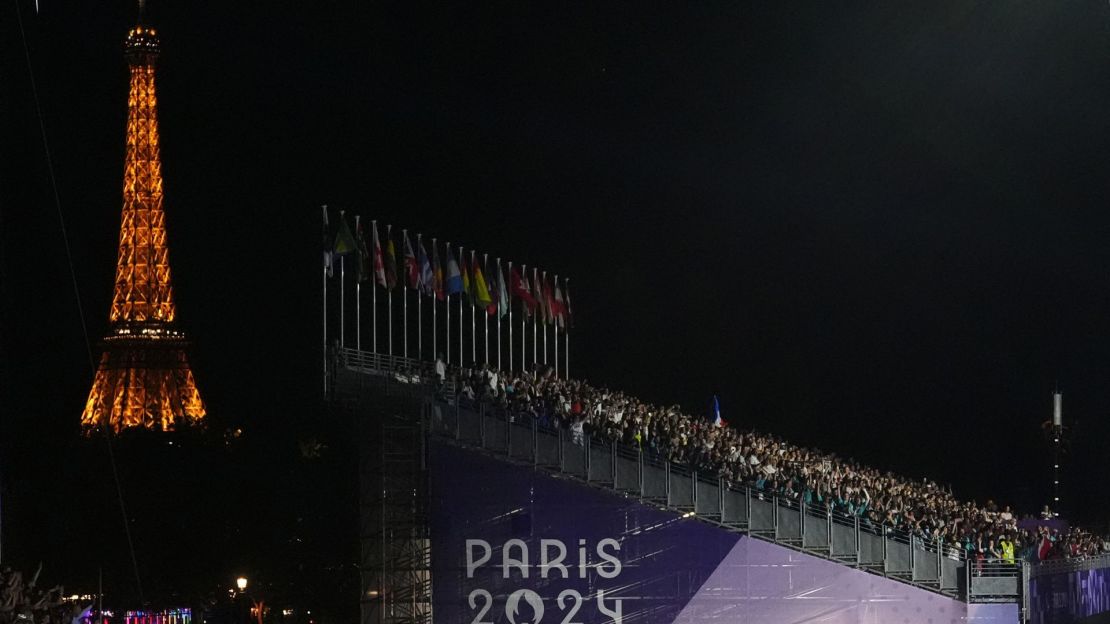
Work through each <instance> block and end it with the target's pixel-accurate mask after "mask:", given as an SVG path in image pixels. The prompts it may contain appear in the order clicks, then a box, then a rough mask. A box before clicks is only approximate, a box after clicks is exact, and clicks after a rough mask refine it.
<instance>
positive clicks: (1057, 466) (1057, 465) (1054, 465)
mask: <svg viewBox="0 0 1110 624" xmlns="http://www.w3.org/2000/svg"><path fill="white" fill-rule="evenodd" d="M1052 467H1053V468H1059V467H1060V464H1052Z"/></svg>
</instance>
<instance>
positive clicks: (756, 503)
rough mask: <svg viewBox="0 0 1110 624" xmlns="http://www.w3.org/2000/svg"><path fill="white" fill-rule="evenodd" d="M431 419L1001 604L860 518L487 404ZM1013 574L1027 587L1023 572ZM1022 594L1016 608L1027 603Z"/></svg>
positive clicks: (912, 541)
mask: <svg viewBox="0 0 1110 624" xmlns="http://www.w3.org/2000/svg"><path fill="white" fill-rule="evenodd" d="M428 412H429V413H428V430H429V432H431V433H432V434H434V435H437V436H444V437H447V438H449V439H451V440H453V441H455V442H458V443H461V444H462V445H465V446H470V447H473V448H478V449H482V450H485V451H488V452H493V453H495V454H498V455H501V456H504V457H505V458H507V459H509V460H511V461H514V462H517V463H521V464H524V465H529V466H532V467H537V468H544V469H548V470H551V471H554V472H558V473H561V474H562V475H564V476H570V477H573V478H575V479H577V480H579V481H582V482H584V483H587V484H590V485H593V486H595V487H602V488H607V489H612V490H615V491H617V492H619V493H621V494H623V495H625V496H631V497H635V498H638V499H640V500H641V501H643V502H644V503H646V504H652V505H656V506H659V507H663V508H667V509H670V510H673V511H675V512H676V513H679V514H683V515H688V516H691V517H693V516H696V517H697V518H699V519H700V520H702V521H704V522H708V523H711V524H715V525H718V526H720V527H723V528H725V529H728V530H732V531H740V532H744V533H748V534H750V535H752V536H755V537H759V538H762V539H765V540H768V541H772V542H775V543H777V544H780V545H783V546H787V547H789V548H793V549H795V550H799V551H803V552H806V553H808V554H811V555H815V556H818V557H822V558H824V559H829V560H833V561H837V562H839V563H842V564H845V565H849V566H853V567H857V568H860V569H864V570H868V571H870V572H873V573H876V574H881V575H883V576H887V577H890V578H894V579H897V580H900V581H904V582H907V583H911V584H914V585H916V586H919V587H922V588H925V589H928V590H931V591H936V592H939V593H943V594H946V595H949V596H952V597H960V598H965V599H970V598H975V597H983V598H988V597H989V598H990V599H991V600H992V601H994V600H997V599H998V598H999V596H1000V594H999V591H1000V590H999V589H998V588H997V587H994V588H987V589H985V590H984V591H983V592H981V593H979V594H970V593H968V592H967V588H968V586H969V582H968V578H967V568H966V566H967V562H966V561H965V560H963V559H960V558H952V557H950V556H947V555H946V554H945V549H944V548H943V545H942V544H940V543H925V542H924V541H923V540H921V539H920V538H911V537H910V536H909V535H907V534H905V533H902V532H898V531H895V530H893V529H892V528H891V527H882V526H878V527H876V526H872V525H870V523H868V522H866V521H865V520H863V519H861V518H860V517H859V516H854V515H848V514H844V513H841V512H840V511H837V510H832V509H830V508H828V507H825V506H816V505H807V504H805V503H804V502H803V501H800V500H794V499H791V498H787V497H782V496H778V495H776V494H774V493H770V492H762V491H759V490H756V489H755V488H750V487H746V486H744V485H739V484H728V483H725V482H723V481H722V480H721V479H719V478H717V477H716V476H715V475H714V476H711V475H705V474H701V473H699V472H698V471H696V470H692V469H691V468H689V467H687V466H683V465H680V464H675V463H672V462H669V461H666V460H665V459H662V458H659V457H655V456H654V455H653V454H652V453H650V452H645V451H643V450H641V449H637V448H635V447H631V446H628V445H624V444H620V443H617V442H613V441H604V440H599V439H597V438H593V437H590V436H588V435H585V436H582V438H581V440H580V441H579V440H575V436H574V435H573V433H571V432H569V431H568V430H567V429H566V428H562V427H545V426H544V425H542V424H540V422H539V421H538V420H537V419H535V418H532V417H530V416H517V417H515V418H514V417H513V416H512V415H509V414H506V413H504V412H502V411H501V410H495V409H492V408H488V407H487V406H485V405H484V404H481V403H479V404H476V405H474V406H473V408H467V407H462V406H460V405H459V404H458V402H457V401H455V402H451V403H448V402H443V401H432V402H429V403H428ZM1010 567H1011V568H1012V569H1014V570H1015V571H1016V573H1017V574H1018V576H1019V577H1020V568H1019V567H1017V566H1010ZM1020 589H1021V588H1020V585H1019V586H1018V587H1017V589H1016V590H1014V591H1013V593H1012V594H1011V595H1010V596H1009V601H1011V602H1012V601H1016V600H1018V598H1019V596H1020Z"/></svg>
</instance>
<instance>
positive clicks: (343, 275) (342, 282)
mask: <svg viewBox="0 0 1110 624" xmlns="http://www.w3.org/2000/svg"><path fill="white" fill-rule="evenodd" d="M339 218H340V219H342V218H343V213H342V212H340V213H339ZM346 259H347V256H345V255H344V256H339V346H340V347H342V346H345V345H346V344H347V343H346V337H347V332H346V331H344V328H343V317H344V308H346V307H347V300H346V298H345V295H344V291H345V290H346V281H347V268H346V262H344V261H345V260H346Z"/></svg>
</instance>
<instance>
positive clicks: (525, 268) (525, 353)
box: [520, 264, 528, 373]
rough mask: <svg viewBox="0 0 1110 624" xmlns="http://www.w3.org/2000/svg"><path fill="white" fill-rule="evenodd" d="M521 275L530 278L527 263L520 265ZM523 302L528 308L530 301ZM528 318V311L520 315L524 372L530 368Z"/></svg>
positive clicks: (522, 277)
mask: <svg viewBox="0 0 1110 624" xmlns="http://www.w3.org/2000/svg"><path fill="white" fill-rule="evenodd" d="M520 276H521V277H520V278H521V280H526V279H528V265H527V264H522V265H520ZM522 286H523V284H522ZM521 303H522V304H523V305H524V308H525V309H526V310H527V309H528V302H526V301H524V300H523V299H522V300H521ZM527 320H528V313H527V312H525V313H524V314H522V315H521V316H520V372H522V373H523V372H524V369H526V368H528V327H527V326H526V325H525V323H526V322H527Z"/></svg>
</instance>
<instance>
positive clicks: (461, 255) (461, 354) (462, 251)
mask: <svg viewBox="0 0 1110 624" xmlns="http://www.w3.org/2000/svg"><path fill="white" fill-rule="evenodd" d="M465 255H466V250H465V249H463V246H462V245H459V262H460V263H464V262H466V259H465V258H464V256H465ZM463 268H464V267H459V273H460V274H461V273H462V269H463ZM465 294H466V293H465V292H464V291H459V367H460V368H461V367H462V365H463V362H465V361H466V358H465V357H464V353H465V348H464V347H463V296H464V295H465Z"/></svg>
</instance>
